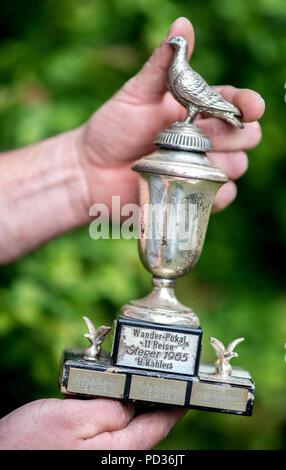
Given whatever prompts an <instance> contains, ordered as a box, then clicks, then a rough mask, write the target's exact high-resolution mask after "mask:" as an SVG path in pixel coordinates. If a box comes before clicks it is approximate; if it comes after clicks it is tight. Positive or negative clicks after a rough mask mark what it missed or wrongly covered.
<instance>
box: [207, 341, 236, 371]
mask: <svg viewBox="0 0 286 470" xmlns="http://www.w3.org/2000/svg"><path fill="white" fill-rule="evenodd" d="M242 341H244V338H238V339H235V340H234V341H232V342H231V343H229V345H228V346H227V347H225V346H224V345H223V343H222V342H221V341H219V340H218V339H216V338H210V344H211V346H212V347H213V348H214V350H215V352H216V355H217V357H218V360H217V361H216V362H215V368H216V369H215V374H216V375H219V376H221V377H229V376H231V373H232V367H231V365H230V363H229V361H230V360H231V359H232V358H233V357H238V354H237V353H235V352H233V350H234V348H235V347H236V346H237V345H238V344H239V343H241V342H242Z"/></svg>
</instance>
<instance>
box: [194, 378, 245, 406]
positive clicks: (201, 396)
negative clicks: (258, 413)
mask: <svg viewBox="0 0 286 470" xmlns="http://www.w3.org/2000/svg"><path fill="white" fill-rule="evenodd" d="M250 395H251V394H250V392H249V391H248V389H247V388H242V387H232V386H231V385H228V384H220V385H216V384H208V383H203V382H194V383H193V384H192V392H191V399H190V405H193V406H202V407H206V408H217V409H225V410H230V411H241V412H244V411H245V410H246V405H247V401H248V399H249V398H251V397H250Z"/></svg>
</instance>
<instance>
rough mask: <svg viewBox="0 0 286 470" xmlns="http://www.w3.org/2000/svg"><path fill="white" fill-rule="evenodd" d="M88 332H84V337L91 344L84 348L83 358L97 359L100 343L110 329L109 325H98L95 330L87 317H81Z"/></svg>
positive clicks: (88, 359)
mask: <svg viewBox="0 0 286 470" xmlns="http://www.w3.org/2000/svg"><path fill="white" fill-rule="evenodd" d="M82 318H83V320H84V322H85V324H86V326H87V328H88V331H89V333H86V334H85V335H83V336H84V338H87V339H88V340H89V341H90V343H91V346H89V347H88V348H86V350H85V353H84V359H85V360H87V361H97V360H98V358H99V356H100V353H101V345H102V343H103V341H104V339H105V336H106V335H107V333H109V331H110V330H111V328H110V326H100V327H99V328H98V329H97V330H96V329H95V328H94V326H93V324H92V322H91V321H90V319H89V318H87V317H82Z"/></svg>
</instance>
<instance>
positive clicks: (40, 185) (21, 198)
mask: <svg viewBox="0 0 286 470" xmlns="http://www.w3.org/2000/svg"><path fill="white" fill-rule="evenodd" d="M80 138H81V128H79V129H76V130H73V131H70V132H67V133H65V134H60V135H58V136H56V137H52V138H50V139H47V140H44V141H42V142H39V143H37V144H34V145H31V146H29V147H25V148H22V149H19V150H15V151H10V152H5V153H2V154H0V216H1V224H0V263H8V262H10V261H12V260H14V259H16V258H18V257H19V256H21V255H23V254H24V253H26V252H28V251H30V250H32V249H34V248H36V247H37V246H39V245H41V244H42V243H44V242H46V241H47V240H49V239H50V238H53V237H55V236H57V235H59V234H61V233H63V232H65V231H67V230H70V229H72V228H74V227H77V226H79V225H81V224H83V223H85V222H86V221H87V220H88V206H89V203H88V200H89V195H88V187H87V184H86V181H85V177H84V174H83V172H82V170H81V166H80V164H79V155H78V151H79V145H80Z"/></svg>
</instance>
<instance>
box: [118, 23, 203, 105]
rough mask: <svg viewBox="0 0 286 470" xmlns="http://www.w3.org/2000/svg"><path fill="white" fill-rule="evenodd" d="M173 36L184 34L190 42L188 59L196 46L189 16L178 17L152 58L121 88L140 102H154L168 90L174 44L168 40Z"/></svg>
mask: <svg viewBox="0 0 286 470" xmlns="http://www.w3.org/2000/svg"><path fill="white" fill-rule="evenodd" d="M173 36H184V38H185V39H186V40H187V42H188V45H189V47H188V59H189V58H190V56H191V53H192V51H193V48H194V29H193V26H192V24H191V23H190V21H189V20H188V19H187V18H184V17H181V18H177V19H176V20H175V21H174V23H173V24H172V26H171V27H170V29H169V32H168V34H167V36H166V38H165V39H163V41H162V43H161V44H160V46H159V47H157V49H155V51H154V52H153V54H152V55H151V57H150V59H149V60H148V61H147V62H146V63H145V65H144V66H143V67H142V69H141V70H140V71H139V72H138V73H137V74H136V75H135V76H134V77H133V78H131V79H130V80H129V81H128V82H127V83H126V84H125V85H124V87H123V88H122V89H121V92H123V93H127V94H130V95H131V96H132V97H133V98H135V99H136V100H139V101H140V104H141V103H142V104H147V103H154V102H156V101H160V100H161V99H162V96H163V94H164V93H165V91H166V73H167V69H168V65H169V62H170V59H171V57H172V53H173V49H172V46H170V45H169V44H167V41H168V40H169V39H171V38H172V37H173Z"/></svg>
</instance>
